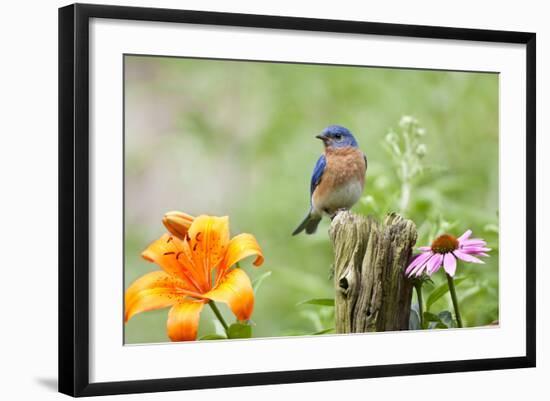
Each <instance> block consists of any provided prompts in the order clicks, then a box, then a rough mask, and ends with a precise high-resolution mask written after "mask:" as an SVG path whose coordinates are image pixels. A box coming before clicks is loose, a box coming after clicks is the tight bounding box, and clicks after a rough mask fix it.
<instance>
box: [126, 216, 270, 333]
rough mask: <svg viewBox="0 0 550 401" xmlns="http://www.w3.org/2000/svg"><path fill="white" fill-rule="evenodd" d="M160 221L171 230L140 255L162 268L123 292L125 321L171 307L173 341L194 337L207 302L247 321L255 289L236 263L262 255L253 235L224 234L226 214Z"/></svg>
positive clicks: (256, 262)
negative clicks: (230, 235) (215, 304)
mask: <svg viewBox="0 0 550 401" xmlns="http://www.w3.org/2000/svg"><path fill="white" fill-rule="evenodd" d="M163 223H164V225H165V226H166V228H167V229H168V230H169V231H170V234H164V235H163V236H162V237H160V238H159V239H158V240H156V241H155V242H153V243H152V244H151V245H149V247H148V248H147V249H146V250H145V251H144V252H143V253H142V257H143V258H145V259H146V260H148V261H150V262H153V263H156V264H158V265H159V266H160V267H161V268H162V270H159V271H154V272H151V273H147V274H145V275H144V276H142V277H140V278H139V279H137V280H136V281H135V282H134V283H132V284H131V285H130V287H129V288H128V289H127V290H126V295H125V316H124V319H125V322H127V321H128V320H129V319H130V318H131V317H132V316H134V315H135V314H137V313H140V312H144V311H148V310H154V309H159V308H165V307H168V306H171V307H172V308H171V309H170V312H169V313H168V321H167V330H168V337H170V339H171V340H172V341H190V340H195V339H196V338H197V331H198V325H199V317H200V313H201V311H202V308H203V307H204V305H205V304H207V303H208V302H210V301H216V302H223V303H226V304H227V305H228V306H229V308H230V309H231V311H232V312H233V314H234V315H235V316H236V318H237V319H238V320H239V321H245V320H248V319H250V316H251V315H252V311H253V309H254V291H253V289H252V284H251V283H250V279H249V278H248V275H247V274H246V273H245V271H244V270H242V269H240V268H232V266H233V265H235V264H236V263H237V262H238V261H240V260H242V259H244V258H246V257H248V256H256V259H255V260H254V265H255V266H260V265H261V264H262V263H263V261H264V257H263V254H262V250H261V248H260V246H259V245H258V243H257V241H256V238H254V236H253V235H251V234H239V235H237V236H235V237H233V238H231V239H230V238H229V218H228V217H214V216H205V215H203V216H199V217H197V218H193V217H192V216H189V215H187V214H185V213H181V212H169V213H167V214H166V215H165V217H164V219H163Z"/></svg>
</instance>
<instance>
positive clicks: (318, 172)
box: [310, 155, 327, 195]
mask: <svg viewBox="0 0 550 401" xmlns="http://www.w3.org/2000/svg"><path fill="white" fill-rule="evenodd" d="M326 166H327V159H325V155H321V157H320V158H319V160H317V163H316V164H315V168H314V169H313V174H312V175H311V186H310V195H313V191H314V190H315V188H316V187H317V185H319V182H320V181H321V177H322V176H323V173H324V172H325V167H326Z"/></svg>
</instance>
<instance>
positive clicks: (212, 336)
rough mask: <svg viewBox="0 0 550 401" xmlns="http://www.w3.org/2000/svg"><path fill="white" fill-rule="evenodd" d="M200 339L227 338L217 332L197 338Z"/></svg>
mask: <svg viewBox="0 0 550 401" xmlns="http://www.w3.org/2000/svg"><path fill="white" fill-rule="evenodd" d="M199 340H200V341H206V340H227V337H225V336H221V335H219V334H207V335H205V336H202V337H201V338H199Z"/></svg>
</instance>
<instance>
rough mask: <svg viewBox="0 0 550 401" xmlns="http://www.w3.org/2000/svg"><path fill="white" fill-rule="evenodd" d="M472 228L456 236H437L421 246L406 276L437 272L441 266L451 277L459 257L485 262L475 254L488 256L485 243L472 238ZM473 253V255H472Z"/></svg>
mask: <svg viewBox="0 0 550 401" xmlns="http://www.w3.org/2000/svg"><path fill="white" fill-rule="evenodd" d="M470 235H472V230H468V231H466V232H465V233H464V234H462V235H461V236H460V237H458V238H456V237H454V236H452V235H449V234H443V235H440V236H439V237H437V238H436V239H435V240H434V241H433V242H432V245H431V246H422V247H420V248H418V249H420V250H421V251H422V253H420V254H419V255H417V256H416V257H415V258H414V259H413V260H412V262H411V263H410V264H409V266H408V267H407V269H406V270H405V274H406V275H407V276H408V277H412V276H413V275H416V276H417V277H418V276H420V275H421V274H422V272H424V271H425V272H426V273H427V274H428V275H429V276H431V275H432V274H434V273H435V272H437V271H438V270H439V269H440V268H441V266H443V268H444V269H445V271H446V272H447V274H449V276H451V277H453V276H454V274H455V270H456V260H457V259H461V260H463V261H465V262H470V263H485V262H483V261H482V260H480V259H478V258H476V256H489V255H488V254H487V252H489V251H490V250H491V249H489V248H487V243H486V242H485V241H484V240H482V239H480V238H472V239H470ZM473 255H475V256H473Z"/></svg>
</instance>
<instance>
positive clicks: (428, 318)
mask: <svg viewBox="0 0 550 401" xmlns="http://www.w3.org/2000/svg"><path fill="white" fill-rule="evenodd" d="M424 321H425V322H439V316H437V315H436V314H434V313H431V312H424Z"/></svg>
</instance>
